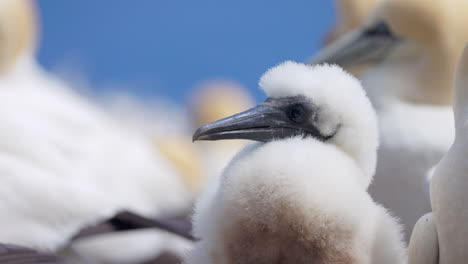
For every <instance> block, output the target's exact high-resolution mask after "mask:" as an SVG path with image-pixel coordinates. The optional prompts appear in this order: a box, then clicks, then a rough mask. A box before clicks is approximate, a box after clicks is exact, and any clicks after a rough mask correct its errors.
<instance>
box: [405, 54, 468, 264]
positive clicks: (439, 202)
mask: <svg viewBox="0 0 468 264" xmlns="http://www.w3.org/2000/svg"><path fill="white" fill-rule="evenodd" d="M467 76H468V46H466V47H465V51H464V52H463V55H462V56H461V59H460V61H459V66H458V70H457V73H456V75H455V82H454V90H453V95H454V100H453V114H454V117H455V131H456V135H455V140H454V142H453V144H452V146H451V147H450V149H449V150H448V152H447V153H446V154H445V156H444V157H443V158H442V160H441V161H440V162H439V163H438V164H437V166H436V168H435V170H434V175H433V177H432V182H431V205H432V213H430V214H428V215H426V216H424V217H422V218H421V219H420V220H419V222H418V228H417V229H416V230H415V232H414V233H413V235H412V236H411V247H410V251H409V261H410V262H409V263H410V264H423V263H424V264H426V263H434V264H462V263H466V260H467V258H468V252H467V251H466V248H467V236H468V228H467V226H466V223H467V221H468V210H467V208H468V206H467V201H468V195H467V192H466V190H467V188H468V178H467V176H468V164H467V162H466V161H467V157H468V77H467ZM425 220H426V221H425ZM424 253H425V254H424Z"/></svg>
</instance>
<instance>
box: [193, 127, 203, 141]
mask: <svg viewBox="0 0 468 264" xmlns="http://www.w3.org/2000/svg"><path fill="white" fill-rule="evenodd" d="M200 134H201V127H200V128H198V129H197V130H195V132H194V133H193V136H192V143H193V142H195V141H197V140H199V139H200Z"/></svg>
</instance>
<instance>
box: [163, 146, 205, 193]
mask: <svg viewBox="0 0 468 264" xmlns="http://www.w3.org/2000/svg"><path fill="white" fill-rule="evenodd" d="M156 149H157V150H158V151H159V152H160V153H161V154H162V155H163V156H164V157H165V158H166V159H167V160H169V162H171V164H172V165H173V166H174V168H175V169H176V170H177V171H178V173H179V174H180V175H181V179H182V181H183V182H184V184H185V185H186V186H187V188H188V189H189V190H190V191H198V190H200V189H201V187H202V186H201V185H202V182H201V159H200V153H198V151H197V149H196V148H195V146H194V145H193V144H192V142H191V141H190V140H187V138H182V137H164V138H161V139H159V140H156Z"/></svg>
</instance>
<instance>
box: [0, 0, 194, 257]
mask: <svg viewBox="0 0 468 264" xmlns="http://www.w3.org/2000/svg"><path fill="white" fill-rule="evenodd" d="M32 4H33V3H32V2H31V1H21V0H5V1H1V3H0V10H1V11H0V14H4V13H5V14H7V15H5V16H2V17H1V18H0V28H1V30H0V43H2V44H3V41H6V42H9V41H10V40H11V41H13V40H14V39H17V40H21V41H24V42H25V43H23V42H20V43H16V44H15V45H7V46H6V47H4V46H3V45H0V47H1V48H0V49H3V48H7V47H10V48H12V49H13V48H14V50H15V51H14V52H13V51H12V50H9V51H7V52H5V53H4V54H7V55H9V56H11V60H5V61H3V60H1V61H0V64H2V67H0V68H4V69H5V70H4V71H3V72H2V73H1V75H0V98H1V99H0V100H1V102H0V181H1V187H0V214H1V215H2V216H3V217H2V219H1V220H0V227H1V228H0V242H2V243H11V244H17V245H21V246H27V247H32V248H34V249H37V250H42V251H53V252H57V251H60V250H61V249H63V248H64V247H66V246H67V245H68V242H69V240H70V238H71V237H72V236H73V235H74V234H75V233H77V232H78V231H79V230H80V229H81V228H83V227H85V226H87V225H92V224H94V223H96V222H98V221H101V220H103V219H107V218H109V217H111V216H112V215H113V214H115V213H116V212H118V211H120V210H131V211H133V212H136V213H139V214H142V215H145V216H158V215H162V214H171V213H177V212H178V211H179V210H182V209H185V207H186V206H190V200H189V199H188V197H187V195H186V189H185V187H184V185H183V184H182V182H181V180H180V178H179V177H178V176H177V173H176V172H175V171H174V169H173V168H172V166H171V165H170V164H169V163H168V162H167V161H166V160H165V159H164V158H163V157H162V156H161V155H160V154H159V153H158V152H156V151H154V148H153V143H152V140H151V139H150V138H149V137H146V136H145V135H144V134H142V133H141V131H139V130H138V129H133V128H131V127H129V126H124V125H121V124H120V123H119V122H118V121H117V120H116V119H115V118H114V117H112V116H111V115H109V114H107V113H106V112H105V111H104V110H103V109H100V107H99V106H97V105H95V104H93V103H92V102H91V101H90V100H87V99H86V98H84V97H83V96H81V95H79V94H77V93H75V92H74V91H72V89H71V88H70V86H69V85H68V84H67V83H65V82H63V81H61V80H59V79H58V78H56V77H55V76H53V75H51V74H49V73H47V72H45V71H44V70H43V69H42V68H41V67H40V66H39V65H38V64H37V62H36V60H35V58H34V53H35V46H36V45H35V37H34V36H35V33H36V21H35V19H33V14H34V12H33V11H32V10H33V7H32ZM4 9H6V10H9V11H5V12H3V10H4ZM11 10H14V11H15V12H17V15H13V14H14V13H13V11H11ZM7 21H8V23H7ZM24 32H26V33H24ZM28 32H29V33H28ZM16 34H26V35H27V37H18V36H16ZM18 47H22V49H21V50H20V51H16V49H17V48H18ZM8 58H10V57H8ZM4 63H9V65H10V66H8V65H3V64H4ZM119 236H123V235H122V234H119ZM128 236H131V239H130V241H132V242H133V243H129V244H128V245H127V247H125V248H123V247H120V248H119V250H117V251H116V250H115V248H112V250H109V251H103V250H99V249H98V247H96V244H93V247H92V249H93V250H96V251H99V252H98V253H100V254H107V256H111V257H117V258H120V257H121V256H122V255H123V254H126V252H138V254H134V255H131V256H130V257H131V259H130V257H129V259H125V258H124V257H121V258H120V259H119V261H118V262H117V261H112V263H123V262H126V261H128V262H131V263H134V262H136V261H139V260H138V258H135V257H141V258H145V257H148V256H150V255H155V254H158V251H159V250H162V249H166V248H171V249H172V248H176V249H180V250H182V247H186V246H187V243H186V242H185V241H180V240H178V239H177V238H172V236H169V235H167V234H161V233H157V232H146V233H145V234H143V236H146V237H147V239H145V240H139V239H137V238H141V237H142V236H139V235H138V234H129V235H128ZM109 241H110V239H109ZM109 241H106V242H109ZM112 241H118V240H112ZM125 241H129V240H125ZM135 241H137V242H140V241H144V243H143V242H142V243H141V244H140V243H136V242H135ZM82 242H83V243H82V244H81V245H75V244H74V245H73V247H74V248H73V249H76V250H77V251H79V252H86V253H89V251H88V250H86V249H87V248H86V247H85V246H84V241H82ZM116 244H117V243H116ZM100 245H103V248H109V247H111V246H112V245H114V244H112V243H110V242H109V243H101V244H100ZM75 246H76V247H75ZM80 246H81V247H80ZM133 248H134V249H135V251H132V249H133ZM81 249H84V250H81ZM140 253H141V254H140ZM143 253H144V254H143ZM145 254H146V255H145Z"/></svg>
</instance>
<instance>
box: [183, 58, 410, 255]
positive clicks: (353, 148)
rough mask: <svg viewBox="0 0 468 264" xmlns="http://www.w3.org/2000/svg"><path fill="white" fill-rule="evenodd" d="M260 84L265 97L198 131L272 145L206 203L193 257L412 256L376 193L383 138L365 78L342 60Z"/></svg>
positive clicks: (277, 71) (199, 214)
mask: <svg viewBox="0 0 468 264" xmlns="http://www.w3.org/2000/svg"><path fill="white" fill-rule="evenodd" d="M260 87H261V88H262V89H263V90H264V91H265V92H266V93H267V95H268V96H269V97H268V98H267V99H266V100H265V101H264V102H263V103H261V104H260V105H258V106H256V107H254V108H252V109H250V110H247V111H245V112H242V113H239V114H236V115H234V116H231V117H228V118H225V119H222V120H219V121H216V122H214V123H211V124H208V125H205V126H203V127H201V128H199V129H198V130H197V131H196V132H195V134H194V136H193V139H194V140H220V139H250V140H255V141H260V142H262V143H256V144H252V145H249V146H248V147H246V148H245V149H244V150H243V151H241V152H240V153H239V154H238V155H237V156H236V157H235V158H234V159H233V160H232V162H231V163H230V164H229V165H228V167H227V168H226V169H225V170H224V173H223V174H222V176H221V179H220V185H219V188H218V189H217V191H216V192H214V193H213V195H212V196H205V197H204V198H205V199H209V200H208V201H203V200H200V201H199V204H198V205H197V210H196V215H195V219H194V225H195V235H196V236H197V237H198V238H200V239H201V240H200V241H199V242H197V244H196V246H195V248H194V249H193V251H191V252H190V253H189V254H188V255H187V257H186V261H185V263H187V264H189V263H190V264H201V263H203V264H209V263H217V264H224V263H245V264H248V263H257V264H260V263H379V264H382V263H389V264H390V263H392V264H396V263H404V259H405V249H404V245H403V244H404V243H403V242H402V237H401V234H400V226H399V225H398V223H397V221H396V220H395V219H394V218H393V217H391V216H390V215H389V214H388V213H387V211H386V210H385V209H384V208H383V207H381V206H380V205H378V204H376V203H374V202H373V201H372V199H371V197H370V196H369V194H368V193H367V191H366V189H367V186H368V185H369V183H370V182H371V180H372V175H373V174H374V170H375V163H376V149H377V145H378V140H377V137H378V136H377V124H376V117H375V113H374V111H373V109H372V106H371V104H370V102H369V100H368V99H367V97H366V95H365V93H364V91H363V90H362V88H361V86H360V84H359V82H358V81H357V80H356V79H354V78H353V77H351V76H350V75H348V74H346V73H345V72H344V71H342V70H341V69H340V68H339V67H337V66H328V65H324V66H308V65H303V64H299V63H295V62H285V63H283V64H280V65H279V66H276V67H274V68H272V69H270V70H269V71H267V72H266V73H265V74H264V75H263V77H262V78H261V80H260Z"/></svg>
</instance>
